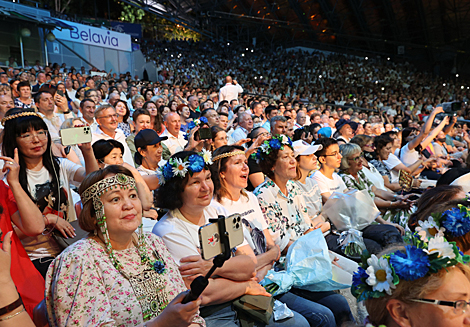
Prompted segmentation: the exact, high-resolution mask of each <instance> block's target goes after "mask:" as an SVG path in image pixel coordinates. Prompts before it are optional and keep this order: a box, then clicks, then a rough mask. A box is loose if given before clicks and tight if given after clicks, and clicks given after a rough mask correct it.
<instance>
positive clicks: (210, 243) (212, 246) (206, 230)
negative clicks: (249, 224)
mask: <svg viewBox="0 0 470 327" xmlns="http://www.w3.org/2000/svg"><path fill="white" fill-rule="evenodd" d="M225 230H226V231H227V233H228V239H229V244H230V248H231V249H233V248H234V247H236V246H238V245H240V244H242V243H243V240H244V236H243V224H242V222H241V218H240V215H239V214H233V215H231V216H229V217H227V218H225ZM199 244H200V247H201V256H202V258H203V259H204V260H209V259H211V258H213V257H215V256H216V255H219V254H221V253H222V250H223V249H222V244H221V243H220V237H219V228H218V226H217V224H212V223H211V224H207V225H204V226H202V227H200V228H199Z"/></svg>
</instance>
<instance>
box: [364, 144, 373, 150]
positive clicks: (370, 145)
mask: <svg viewBox="0 0 470 327" xmlns="http://www.w3.org/2000/svg"><path fill="white" fill-rule="evenodd" d="M365 146H368V147H369V148H372V149H374V148H375V145H373V144H366V145H365Z"/></svg>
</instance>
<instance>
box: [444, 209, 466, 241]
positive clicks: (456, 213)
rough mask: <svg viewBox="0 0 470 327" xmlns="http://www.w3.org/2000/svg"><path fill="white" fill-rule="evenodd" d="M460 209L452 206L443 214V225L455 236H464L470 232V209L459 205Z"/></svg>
mask: <svg viewBox="0 0 470 327" xmlns="http://www.w3.org/2000/svg"><path fill="white" fill-rule="evenodd" d="M459 207H460V210H459V209H457V208H452V209H449V210H446V211H445V212H444V213H443V214H442V226H443V227H444V228H445V229H446V231H447V232H448V233H449V234H450V235H451V236H453V237H457V236H464V235H465V234H467V233H468V232H470V214H469V212H468V209H467V208H465V207H464V206H462V205H459Z"/></svg>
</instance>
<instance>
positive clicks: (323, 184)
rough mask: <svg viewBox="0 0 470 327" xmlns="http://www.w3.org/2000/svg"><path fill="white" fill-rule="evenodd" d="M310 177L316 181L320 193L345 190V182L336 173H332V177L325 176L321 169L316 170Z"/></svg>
mask: <svg viewBox="0 0 470 327" xmlns="http://www.w3.org/2000/svg"><path fill="white" fill-rule="evenodd" d="M312 178H313V179H314V180H315V181H316V182H317V183H318V187H319V188H320V192H321V194H323V193H330V195H331V194H333V192H338V193H344V191H346V190H347V187H346V184H344V182H343V179H342V178H341V177H339V175H338V174H337V173H333V179H331V178H328V177H326V176H325V175H323V174H322V172H321V171H319V170H318V171H316V172H315V174H313V176H312Z"/></svg>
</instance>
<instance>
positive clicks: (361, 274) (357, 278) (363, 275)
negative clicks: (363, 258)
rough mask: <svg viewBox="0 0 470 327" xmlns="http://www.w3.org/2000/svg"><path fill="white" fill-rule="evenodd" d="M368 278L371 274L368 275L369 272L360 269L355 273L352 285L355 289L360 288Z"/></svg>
mask: <svg viewBox="0 0 470 327" xmlns="http://www.w3.org/2000/svg"><path fill="white" fill-rule="evenodd" d="M367 278H369V274H367V272H366V271H365V270H364V269H363V268H362V267H358V269H357V271H355V272H354V275H353V278H352V280H353V283H352V284H353V286H354V287H358V286H359V285H361V284H363V283H364V280H365V279H367Z"/></svg>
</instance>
